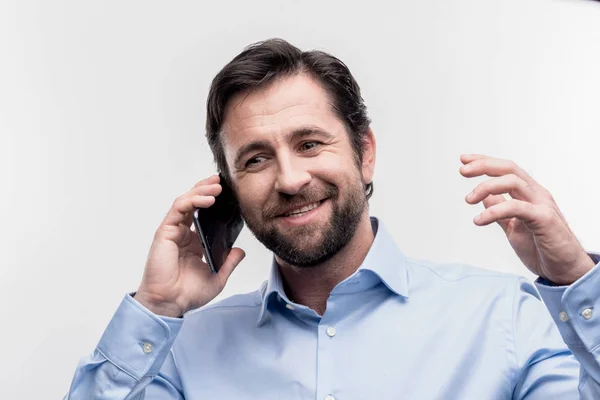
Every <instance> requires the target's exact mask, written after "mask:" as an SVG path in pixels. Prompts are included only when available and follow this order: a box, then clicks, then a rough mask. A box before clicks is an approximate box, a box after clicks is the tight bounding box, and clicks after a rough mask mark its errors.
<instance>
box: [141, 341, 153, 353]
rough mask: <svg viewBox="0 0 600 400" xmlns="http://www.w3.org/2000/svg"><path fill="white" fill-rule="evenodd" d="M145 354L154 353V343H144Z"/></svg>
mask: <svg viewBox="0 0 600 400" xmlns="http://www.w3.org/2000/svg"><path fill="white" fill-rule="evenodd" d="M143 349H144V353H146V354H148V353H151V352H152V343H144V347H143Z"/></svg>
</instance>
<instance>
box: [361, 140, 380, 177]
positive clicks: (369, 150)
mask: <svg viewBox="0 0 600 400" xmlns="http://www.w3.org/2000/svg"><path fill="white" fill-rule="evenodd" d="M376 150H377V149H376V144H375V135H374V134H373V131H372V130H371V128H369V130H368V131H367V133H366V134H365V138H364V141H363V157H362V165H361V168H362V176H363V183H364V184H365V185H366V184H368V183H371V182H373V176H374V175H375V155H376Z"/></svg>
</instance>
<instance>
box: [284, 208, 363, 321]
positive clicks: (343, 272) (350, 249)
mask: <svg viewBox="0 0 600 400" xmlns="http://www.w3.org/2000/svg"><path fill="white" fill-rule="evenodd" d="M373 239H374V235H373V229H372V228H371V220H370V218H369V211H368V208H366V207H365V212H364V214H363V217H362V218H361V222H360V223H359V225H358V227H357V229H356V232H355V234H354V236H353V237H352V239H351V240H350V242H348V244H346V246H344V248H343V249H342V250H340V251H339V252H338V253H337V254H336V255H335V256H333V257H332V258H330V259H329V260H327V261H326V262H324V263H322V264H319V265H317V266H314V267H310V268H306V267H296V266H293V265H290V264H287V263H285V262H282V261H281V260H280V259H279V258H278V257H276V258H275V259H276V261H277V263H278V264H279V271H280V273H281V277H282V280H283V285H284V289H285V292H286V294H287V296H288V297H289V298H290V299H293V301H294V302H295V303H298V304H302V305H305V306H307V307H310V308H312V309H313V310H315V311H316V312H317V313H318V314H319V315H323V314H324V313H325V309H326V306H327V299H328V298H329V294H330V293H331V291H332V290H333V288H334V287H335V286H336V285H337V284H338V283H340V282H341V281H343V280H344V279H346V278H347V277H349V276H350V275H352V274H353V273H354V272H355V271H356V270H357V269H358V267H360V265H361V264H362V262H363V260H364V259H365V257H366V256H367V253H368V252H369V249H370V248H371V244H372V243H373Z"/></svg>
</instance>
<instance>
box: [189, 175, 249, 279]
mask: <svg viewBox="0 0 600 400" xmlns="http://www.w3.org/2000/svg"><path fill="white" fill-rule="evenodd" d="M219 177H220V178H221V181H220V185H221V187H222V188H223V190H222V191H221V193H220V194H219V195H218V196H217V197H216V198H215V203H214V204H213V205H212V206H210V207H209V208H196V209H195V210H194V225H195V226H196V232H198V236H199V238H200V241H201V242H202V250H203V252H204V258H205V259H206V263H207V264H208V266H209V267H210V270H211V271H212V273H213V274H216V273H217V272H219V269H220V268H221V265H223V262H225V259H227V256H228V255H229V252H230V251H231V248H232V247H233V243H234V242H235V240H236V239H237V238H238V236H239V235H240V232H241V231H242V228H243V227H244V220H243V219H242V214H241V212H240V207H239V205H238V202H237V199H236V198H235V195H234V193H233V190H231V187H229V185H227V183H226V181H225V179H223V176H222V175H219Z"/></svg>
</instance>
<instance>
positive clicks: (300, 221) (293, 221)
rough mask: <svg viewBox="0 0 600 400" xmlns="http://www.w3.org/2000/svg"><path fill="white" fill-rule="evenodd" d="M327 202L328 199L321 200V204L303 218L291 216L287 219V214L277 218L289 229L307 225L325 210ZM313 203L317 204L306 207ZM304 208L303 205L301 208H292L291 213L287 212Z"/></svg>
mask: <svg viewBox="0 0 600 400" xmlns="http://www.w3.org/2000/svg"><path fill="white" fill-rule="evenodd" d="M327 200H328V199H324V200H320V201H319V203H320V204H319V205H318V206H316V207H315V208H313V209H312V210H310V211H308V212H306V214H304V215H303V216H301V217H291V216H290V217H286V216H285V214H281V215H279V216H278V217H277V219H279V220H280V221H282V222H283V223H284V224H285V225H287V226H289V227H293V226H300V225H304V224H307V223H309V222H310V221H311V220H312V219H313V218H315V217H316V216H317V214H318V213H319V212H321V210H322V209H323V205H324V204H325V203H326V202H327ZM312 203H315V202H314V201H313V202H311V203H307V204H306V205H309V204H312ZM302 207H304V205H302V206H300V207H294V208H291V209H290V210H289V211H286V213H288V212H290V211H293V210H297V209H298V208H302Z"/></svg>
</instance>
